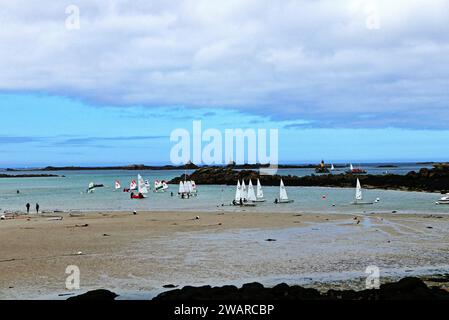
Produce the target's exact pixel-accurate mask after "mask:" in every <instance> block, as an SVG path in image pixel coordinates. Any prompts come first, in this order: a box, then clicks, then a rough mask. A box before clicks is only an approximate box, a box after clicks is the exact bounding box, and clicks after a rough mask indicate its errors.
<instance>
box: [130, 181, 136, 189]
mask: <svg viewBox="0 0 449 320" xmlns="http://www.w3.org/2000/svg"><path fill="white" fill-rule="evenodd" d="M136 189H137V183H136V180H134V179H133V181H131V183H130V184H129V190H136Z"/></svg>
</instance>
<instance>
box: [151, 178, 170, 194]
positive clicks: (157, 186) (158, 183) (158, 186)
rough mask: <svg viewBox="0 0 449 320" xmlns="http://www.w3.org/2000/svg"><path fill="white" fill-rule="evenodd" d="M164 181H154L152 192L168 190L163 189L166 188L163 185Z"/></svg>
mask: <svg viewBox="0 0 449 320" xmlns="http://www.w3.org/2000/svg"><path fill="white" fill-rule="evenodd" d="M164 183H165V181H159V180H154V189H153V191H154V192H165V190H166V189H167V188H168V187H167V188H165V186H167V184H165V186H164Z"/></svg>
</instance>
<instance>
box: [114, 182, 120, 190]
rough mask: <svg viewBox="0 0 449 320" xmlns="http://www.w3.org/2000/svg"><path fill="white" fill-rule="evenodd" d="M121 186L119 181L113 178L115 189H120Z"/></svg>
mask: <svg viewBox="0 0 449 320" xmlns="http://www.w3.org/2000/svg"><path fill="white" fill-rule="evenodd" d="M121 187H122V186H121V185H120V181H118V180H115V190H117V189H120V188H121Z"/></svg>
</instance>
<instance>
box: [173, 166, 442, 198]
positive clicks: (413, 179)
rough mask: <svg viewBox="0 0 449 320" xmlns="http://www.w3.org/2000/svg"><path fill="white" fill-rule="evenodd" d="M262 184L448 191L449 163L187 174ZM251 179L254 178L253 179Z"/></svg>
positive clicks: (200, 178) (190, 177)
mask: <svg viewBox="0 0 449 320" xmlns="http://www.w3.org/2000/svg"><path fill="white" fill-rule="evenodd" d="M257 178H259V179H260V181H261V183H262V184H263V185H265V186H278V185H279V181H280V179H281V178H282V179H283V181H284V184H285V185H286V186H304V187H351V188H352V187H354V186H355V182H356V179H357V178H359V179H360V182H361V183H362V185H363V186H364V187H365V188H379V189H394V190H407V191H429V192H434V191H440V192H445V191H448V190H449V166H448V165H445V166H436V167H435V168H433V169H426V168H424V169H421V170H419V171H418V172H415V171H411V172H409V173H408V174H406V175H397V174H386V175H370V174H365V175H353V174H347V173H345V174H343V173H342V174H328V175H310V176H305V177H298V176H291V175H287V176H280V175H260V174H259V172H258V171H254V170H234V169H233V168H232V167H205V168H200V169H198V170H196V171H195V172H193V173H192V174H191V175H187V179H188V180H194V181H195V182H196V184H198V185H201V184H203V185H207V184H224V185H234V184H236V183H237V180H242V179H245V180H246V181H247V180H249V179H253V180H255V179H257ZM181 180H184V175H181V176H179V177H177V178H174V179H172V180H171V181H169V183H171V184H178V183H179V181H181ZM253 182H254V181H253Z"/></svg>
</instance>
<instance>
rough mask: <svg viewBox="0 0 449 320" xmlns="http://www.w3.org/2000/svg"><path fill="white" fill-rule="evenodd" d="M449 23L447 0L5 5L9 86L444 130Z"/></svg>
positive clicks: (2, 25)
mask: <svg viewBox="0 0 449 320" xmlns="http://www.w3.org/2000/svg"><path fill="white" fill-rule="evenodd" d="M70 4H74V5H77V6H78V7H79V8H80V14H81V21H80V27H81V28H80V30H77V31H76V30H75V31H70V30H67V29H66V28H65V19H66V17H67V16H66V13H65V8H66V6H68V5H70ZM373 13H375V14H378V15H379V17H378V22H379V29H374V30H370V29H368V28H367V27H366V21H367V19H368V17H369V16H370V15H372V14H373ZM448 29H449V3H448V2H447V1H444V0H433V1H424V0H409V1H406V0H398V1H387V0H379V1H368V0H365V1H363V0H351V1H343V0H337V1H335V0H332V1H331V0H328V1H324V0H316V1H300V0H298V1H279V2H276V3H274V2H273V1H268V0H266V1H263V0H262V1H256V0H233V1H213V0H200V1H193V0H187V1H179V0H178V1H161V0H156V1H143V0H138V1H123V0H115V1H108V2H107V4H103V1H97V2H96V3H93V2H92V1H87V0H80V1H70V2H68V1H50V0H47V1H40V2H39V4H37V3H32V4H30V3H29V1H25V0H18V1H3V2H2V11H1V13H0V46H1V47H0V48H1V50H0V70H1V72H0V90H2V91H38V92H48V93H53V94H62V95H70V96H74V97H76V98H82V99H86V100H89V101H91V102H93V103H95V104H103V103H104V104H117V105H133V104H138V105H144V106H149V107H151V106H179V105H183V106H190V107H208V106H212V107H225V108H236V109H239V110H243V111H248V112H254V113H259V114H264V115H270V116H272V117H274V118H284V119H285V118H288V119H294V118H298V119H306V120H307V121H311V123H314V124H317V125H319V126H374V127H382V126H399V127H413V128H419V127H435V128H444V127H447V125H446V124H447V121H448V120H449V112H448V111H446V110H448V108H447V106H448V101H449V99H448V98H449V93H448V92H449V90H448V85H449V30H448ZM437 115H438V116H437Z"/></svg>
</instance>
